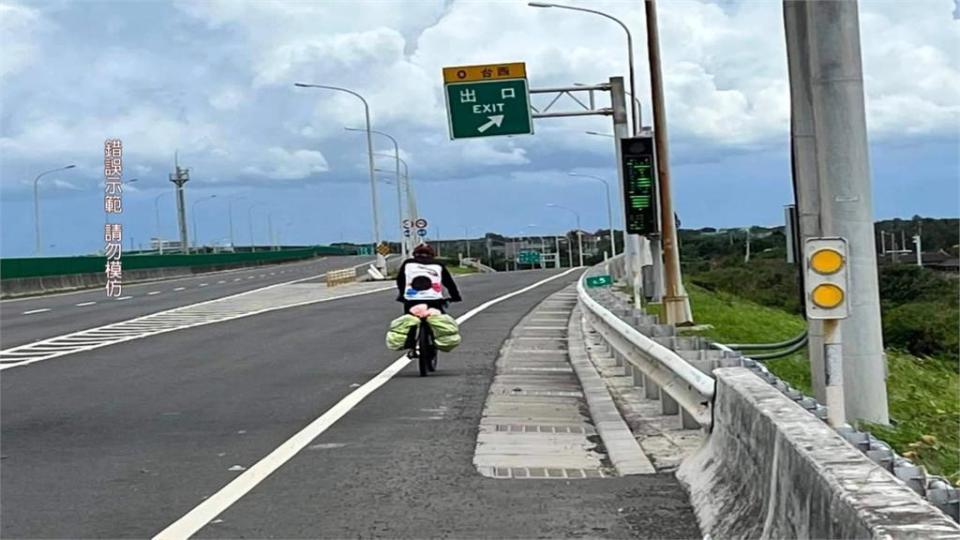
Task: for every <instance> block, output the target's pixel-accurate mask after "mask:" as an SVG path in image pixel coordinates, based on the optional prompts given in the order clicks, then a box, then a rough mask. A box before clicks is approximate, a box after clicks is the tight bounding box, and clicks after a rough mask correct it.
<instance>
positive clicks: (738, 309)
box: [688, 286, 960, 485]
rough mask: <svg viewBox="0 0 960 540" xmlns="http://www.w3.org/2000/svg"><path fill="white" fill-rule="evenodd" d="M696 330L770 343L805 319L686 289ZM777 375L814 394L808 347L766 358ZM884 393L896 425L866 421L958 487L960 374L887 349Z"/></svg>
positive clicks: (793, 331)
mask: <svg viewBox="0 0 960 540" xmlns="http://www.w3.org/2000/svg"><path fill="white" fill-rule="evenodd" d="M688 293H689V295H690V302H691V305H692V308H693V314H694V318H695V320H696V322H697V323H698V324H700V325H710V326H712V327H707V328H705V329H700V330H697V331H696V333H697V334H699V335H703V336H706V337H709V338H712V339H714V340H716V341H719V342H721V343H770V342H776V341H783V340H786V339H789V338H791V337H794V336H796V335H797V334H799V333H800V332H802V331H803V329H804V327H805V322H804V320H803V318H801V317H799V316H796V315H793V314H790V313H787V312H785V311H781V310H777V309H773V308H768V307H764V306H761V305H759V304H755V303H753V302H750V301H749V300H745V299H743V298H740V297H737V296H735V295H732V294H727V293H722V292H710V291H707V290H706V289H702V288H700V287H697V286H690V287H689V288H688ZM766 365H767V367H768V368H769V369H770V370H771V371H772V372H774V373H775V374H776V375H777V376H778V377H780V378H782V379H783V380H785V381H787V382H789V383H790V384H792V385H793V386H795V387H797V388H798V389H801V390H803V392H804V393H806V394H808V395H812V394H813V392H812V389H811V383H810V366H809V363H808V362H807V358H806V351H805V350H804V351H800V352H798V353H796V354H793V355H791V356H788V357H786V358H782V359H778V360H771V361H767V362H766ZM887 366H888V372H889V377H888V379H887V393H888V399H889V404H890V416H891V418H893V419H894V420H895V425H892V426H880V425H875V424H864V425H862V426H860V427H861V428H863V429H867V430H869V431H870V432H872V433H873V434H874V436H876V437H877V438H880V439H882V440H884V441H886V442H887V443H889V444H890V445H891V446H892V447H893V448H894V449H896V450H897V452H899V453H900V454H901V455H904V456H905V457H909V458H911V459H913V460H914V462H915V463H920V464H923V465H924V466H925V467H926V468H927V470H928V471H929V472H931V473H933V474H939V475H943V476H945V477H947V478H949V479H950V480H951V481H952V482H953V483H954V484H955V485H960V375H958V374H957V373H956V371H955V370H953V369H951V368H950V367H949V365H948V363H947V362H943V361H942V360H938V359H930V358H918V357H916V356H912V355H910V354H907V353H904V352H900V351H895V350H888V351H887Z"/></svg>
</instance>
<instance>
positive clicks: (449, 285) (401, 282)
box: [397, 244, 462, 313]
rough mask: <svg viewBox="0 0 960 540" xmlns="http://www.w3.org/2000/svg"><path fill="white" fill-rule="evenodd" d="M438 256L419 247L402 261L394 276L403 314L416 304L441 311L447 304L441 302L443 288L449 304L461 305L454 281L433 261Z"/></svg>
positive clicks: (441, 265)
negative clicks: (447, 294) (446, 293)
mask: <svg viewBox="0 0 960 540" xmlns="http://www.w3.org/2000/svg"><path fill="white" fill-rule="evenodd" d="M436 256H437V253H436V252H435V251H434V250H433V248H432V247H431V246H429V245H428V244H420V245H419V246H417V247H415V248H413V258H412V259H407V260H405V261H403V264H401V265H400V271H399V272H398V273H397V291H398V293H399V294H398V295H397V302H403V312H404V313H409V312H410V308H412V307H413V306H416V305H418V304H426V305H427V307H431V308H436V309H439V310H440V311H443V310H444V306H445V304H446V301H445V300H444V298H443V288H444V287H446V289H447V292H449V293H450V301H451V302H460V301H461V300H462V299H461V298H460V290H459V289H457V284H456V283H455V282H454V281H453V276H451V275H450V271H449V270H447V267H446V266H444V265H443V263H440V262H438V261H437V260H436V259H435V257H436Z"/></svg>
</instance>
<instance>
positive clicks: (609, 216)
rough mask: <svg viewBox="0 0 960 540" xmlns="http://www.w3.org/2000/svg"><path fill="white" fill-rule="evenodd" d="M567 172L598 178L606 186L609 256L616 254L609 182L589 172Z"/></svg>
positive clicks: (582, 176) (571, 174)
mask: <svg viewBox="0 0 960 540" xmlns="http://www.w3.org/2000/svg"><path fill="white" fill-rule="evenodd" d="M569 174H570V176H579V177H581V178H592V179H594V180H599V181H601V182H603V187H604V188H606V190H607V219H608V220H609V222H610V225H609V227H610V256H611V257H616V256H617V240H616V234H615V233H614V230H613V205H612V203H611V202H610V183H609V182H607V181H606V180H604V179H603V178H600V177H599V176H593V175H590V174H580V173H574V172H572V173H569Z"/></svg>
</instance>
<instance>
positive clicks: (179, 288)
mask: <svg viewBox="0 0 960 540" xmlns="http://www.w3.org/2000/svg"><path fill="white" fill-rule="evenodd" d="M184 289H186V287H177V288H176V289H174V290H173V292H177V291H182V290H184Z"/></svg>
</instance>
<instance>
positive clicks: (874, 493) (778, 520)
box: [677, 367, 960, 538]
mask: <svg viewBox="0 0 960 540" xmlns="http://www.w3.org/2000/svg"><path fill="white" fill-rule="evenodd" d="M713 375H714V377H715V378H716V396H715V403H714V408H713V410H714V421H713V431H712V432H711V434H710V437H709V438H708V440H707V443H706V444H705V445H704V446H703V447H702V448H701V449H700V450H699V451H698V452H697V453H696V454H695V455H694V456H692V457H691V458H689V459H688V460H687V461H686V462H684V464H683V465H682V466H681V467H680V469H679V470H678V472H677V476H678V478H680V480H681V481H682V482H683V483H684V484H685V485H686V486H687V488H688V490H689V492H690V497H691V502H692V503H693V506H694V508H695V509H696V512H697V517H698V519H699V520H700V526H701V529H702V530H703V531H704V533H707V534H710V535H711V536H712V537H713V538H960V526H958V525H957V523H955V522H953V521H952V520H950V519H949V518H948V517H947V516H946V515H945V514H943V513H942V512H940V511H939V510H938V509H936V508H935V507H933V506H932V505H930V504H929V503H928V502H926V501H924V500H923V499H922V498H921V497H920V496H918V495H917V494H916V493H914V492H913V490H911V489H910V488H909V487H907V486H906V484H904V483H903V482H901V481H900V480H898V479H897V478H895V477H894V476H893V475H891V474H890V473H888V472H887V471H886V470H884V469H883V468H881V467H880V466H878V465H877V464H875V463H874V462H873V461H871V460H870V459H869V458H867V457H866V456H865V455H863V454H862V453H861V452H860V451H859V450H857V449H856V448H855V447H854V446H852V445H851V444H849V443H848V442H847V441H846V440H844V439H843V438H842V437H841V436H840V435H839V434H837V433H836V432H835V431H834V430H833V429H831V428H830V427H829V426H828V425H826V424H825V423H823V422H822V421H820V420H819V419H817V418H816V417H814V416H813V415H811V414H810V413H809V412H807V411H806V410H804V409H803V408H802V407H801V406H800V405H798V404H796V403H795V402H794V401H793V400H791V399H789V398H788V397H786V396H784V395H783V394H782V393H781V392H780V391H778V390H777V389H776V388H773V387H771V386H770V385H769V384H767V383H766V382H765V381H763V380H762V379H761V378H759V377H757V376H756V375H755V374H753V373H752V372H751V371H750V370H748V369H745V368H739V367H736V368H721V369H717V370H715V371H714V372H713Z"/></svg>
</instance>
